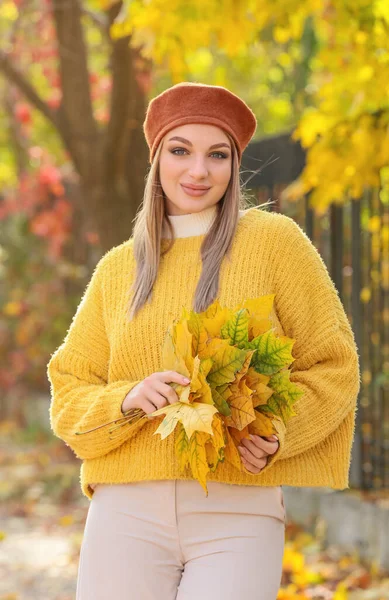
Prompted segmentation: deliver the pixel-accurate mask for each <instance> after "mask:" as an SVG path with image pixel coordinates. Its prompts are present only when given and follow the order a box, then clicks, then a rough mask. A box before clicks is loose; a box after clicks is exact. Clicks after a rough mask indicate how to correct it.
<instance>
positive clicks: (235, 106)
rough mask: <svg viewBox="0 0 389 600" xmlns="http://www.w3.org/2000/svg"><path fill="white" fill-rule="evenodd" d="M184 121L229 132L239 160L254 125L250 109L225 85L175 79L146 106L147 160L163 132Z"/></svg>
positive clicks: (253, 129)
mask: <svg viewBox="0 0 389 600" xmlns="http://www.w3.org/2000/svg"><path fill="white" fill-rule="evenodd" d="M187 123H206V124H209V125H216V126H217V127H220V128H221V129H223V130H224V131H226V132H227V133H229V134H230V135H231V136H232V138H233V139H234V140H235V142H236V145H237V147H238V154H239V161H240V160H241V157H242V153H243V150H244V149H245V148H246V146H247V144H248V143H249V141H250V140H251V138H252V136H253V135H254V132H255V130H256V127H257V120H256V118H255V115H254V113H253V112H252V110H251V109H250V108H249V107H248V106H247V104H246V103H245V102H244V101H243V100H242V99H241V98H239V96H236V95H235V94H233V93H232V92H230V91H229V90H227V89H226V88H224V87H222V86H218V85H207V84H204V83H194V82H185V81H184V82H181V83H177V84H176V85H174V86H172V87H170V88H168V89H167V90H165V91H164V92H162V93H161V94H159V95H158V96H156V97H155V98H153V99H152V100H151V101H150V102H149V105H148V107H147V111H146V118H145V121H144V123H143V131H144V134H145V137H146V141H147V144H148V146H149V149H150V156H149V159H150V163H151V162H152V160H153V158H154V155H155V152H156V150H157V148H158V145H159V143H160V141H161V140H162V138H163V137H164V135H165V134H166V133H167V132H168V131H170V130H171V129H174V128H175V127H178V126H179V125H185V124H187Z"/></svg>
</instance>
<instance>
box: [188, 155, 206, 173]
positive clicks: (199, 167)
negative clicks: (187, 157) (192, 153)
mask: <svg viewBox="0 0 389 600" xmlns="http://www.w3.org/2000/svg"><path fill="white" fill-rule="evenodd" d="M189 174H190V175H192V177H206V176H207V175H208V168H207V165H206V164H205V160H204V158H202V157H199V158H194V159H193V162H192V163H191V165H190V167H189Z"/></svg>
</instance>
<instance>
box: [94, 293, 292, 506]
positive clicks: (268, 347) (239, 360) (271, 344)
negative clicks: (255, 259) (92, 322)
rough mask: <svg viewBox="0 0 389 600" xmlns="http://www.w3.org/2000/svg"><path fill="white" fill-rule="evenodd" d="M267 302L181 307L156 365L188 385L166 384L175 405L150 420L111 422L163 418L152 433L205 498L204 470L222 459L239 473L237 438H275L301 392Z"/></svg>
mask: <svg viewBox="0 0 389 600" xmlns="http://www.w3.org/2000/svg"><path fill="white" fill-rule="evenodd" d="M273 301H274V294H271V295H266V296H262V297H259V298H253V299H247V300H246V301H245V302H244V303H243V304H242V305H241V306H237V307H236V308H234V309H232V310H231V309H229V308H224V307H222V306H221V305H220V304H219V302H218V300H216V301H215V302H213V303H212V304H211V305H210V306H209V307H208V308H207V309H206V310H205V311H204V312H201V313H196V312H194V311H188V310H186V309H185V308H184V309H183V311H182V314H181V317H180V318H179V319H176V320H175V321H173V323H172V325H171V326H170V327H169V329H168V331H167V332H166V335H165V339H164V343H163V348H162V367H163V370H173V371H176V372H178V373H180V374H181V375H183V376H184V377H187V378H188V379H190V384H189V385H180V384H178V383H175V382H172V383H170V384H169V385H171V386H172V387H173V388H174V389H175V391H176V393H177V396H178V398H179V401H178V402H175V403H173V404H168V405H167V406H164V407H163V408H161V409H158V410H156V411H154V412H152V413H149V414H148V415H146V414H145V413H144V411H142V410H141V409H130V410H129V411H127V412H126V413H125V417H124V418H123V419H120V420H118V421H115V422H116V423H119V421H120V424H119V425H116V428H117V427H122V426H123V425H125V424H126V423H128V422H133V421H134V420H135V419H136V420H139V418H144V417H156V416H159V415H165V418H164V419H163V421H162V422H161V423H160V424H159V427H158V428H157V429H156V431H155V432H154V434H157V433H158V434H160V435H161V439H164V438H166V437H167V436H168V435H175V451H176V455H177V458H178V461H179V465H180V469H181V471H182V472H183V471H184V470H185V469H186V468H187V467H189V468H190V470H191V472H192V475H193V477H194V478H195V479H197V480H198V481H199V482H200V484H201V485H202V487H203V488H204V490H205V491H206V493H207V495H208V490H207V485H206V478H207V474H208V473H209V471H211V472H213V471H215V470H216V469H217V466H218V464H219V463H220V462H223V461H225V460H226V461H229V462H230V463H232V464H233V465H234V466H235V467H236V468H237V469H239V470H241V469H242V463H241V458H240V454H239V451H238V449H237V446H238V445H239V444H240V442H241V440H242V439H243V438H249V435H250V434H254V435H259V436H265V437H267V436H270V435H272V434H273V433H277V432H278V430H277V423H279V422H280V421H283V423H284V424H286V422H287V421H288V420H289V418H290V417H292V416H293V415H295V414H296V413H295V412H294V410H293V404H294V403H295V402H296V400H298V398H299V397H300V396H301V395H302V394H303V392H302V390H301V389H299V388H298V386H297V385H296V384H295V383H293V382H291V381H290V379H289V378H290V370H289V368H288V367H289V366H290V365H291V364H292V362H293V361H294V360H295V359H294V358H293V356H292V348H293V345H294V343H295V340H294V339H292V338H289V337H286V336H279V335H277V333H276V332H275V328H272V322H271V320H270V315H271V311H272V308H273ZM116 428H115V429H116ZM85 433H86V432H85Z"/></svg>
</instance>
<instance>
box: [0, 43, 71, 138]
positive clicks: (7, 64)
mask: <svg viewBox="0 0 389 600" xmlns="http://www.w3.org/2000/svg"><path fill="white" fill-rule="evenodd" d="M0 71H2V72H3V73H4V75H5V76H6V77H7V79H8V80H9V81H11V82H12V83H13V84H14V85H16V86H17V87H18V88H19V90H20V91H21V92H22V93H23V94H24V96H25V97H26V98H27V100H28V101H29V102H30V103H31V104H32V105H33V106H34V107H35V108H36V109H38V110H39V111H40V112H41V113H42V114H43V115H44V116H45V117H46V118H47V119H48V120H49V121H51V123H52V124H53V125H54V126H55V127H56V128H57V129H58V128H59V126H60V123H59V119H58V115H57V113H56V111H54V110H52V109H51V108H50V106H49V105H48V104H47V103H46V102H45V101H44V100H43V99H42V98H41V97H40V95H39V94H38V92H37V91H36V89H35V88H34V87H33V85H32V84H31V83H30V82H29V81H28V79H26V77H25V76H24V75H23V74H22V73H21V71H19V70H18V69H17V68H16V67H15V65H14V64H13V62H12V60H11V59H10V57H9V56H8V54H7V53H6V52H4V51H3V50H0Z"/></svg>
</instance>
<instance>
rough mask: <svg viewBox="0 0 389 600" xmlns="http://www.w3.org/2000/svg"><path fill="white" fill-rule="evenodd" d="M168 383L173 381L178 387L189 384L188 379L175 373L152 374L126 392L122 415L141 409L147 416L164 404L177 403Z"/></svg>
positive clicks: (175, 394) (174, 393) (159, 372)
mask: <svg viewBox="0 0 389 600" xmlns="http://www.w3.org/2000/svg"><path fill="white" fill-rule="evenodd" d="M169 381H174V382H175V383H179V384H180V385H187V384H188V383H190V380H189V379H186V378H185V377H184V376H183V375H180V373H177V372H176V371H157V372H156V373H152V374H151V375H149V376H148V377H146V378H145V379H143V380H142V381H140V382H139V383H138V384H137V385H136V386H134V387H133V388H132V390H131V391H130V392H128V394H127V396H126V397H125V398H124V400H123V403H122V413H125V412H126V411H127V410H130V409H132V408H141V409H142V410H143V411H144V412H145V413H146V414H149V413H152V412H154V411H155V410H158V409H159V408H163V407H164V406H166V404H173V403H174V402H178V400H179V398H178V396H177V393H176V391H175V390H174V389H173V388H172V387H171V386H170V385H168V382H169Z"/></svg>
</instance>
